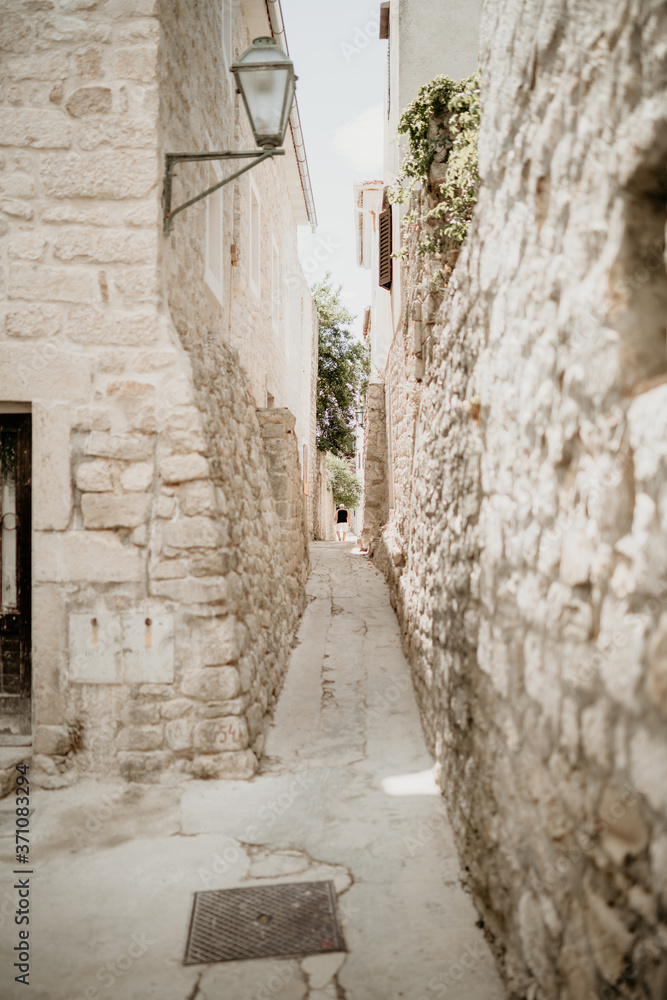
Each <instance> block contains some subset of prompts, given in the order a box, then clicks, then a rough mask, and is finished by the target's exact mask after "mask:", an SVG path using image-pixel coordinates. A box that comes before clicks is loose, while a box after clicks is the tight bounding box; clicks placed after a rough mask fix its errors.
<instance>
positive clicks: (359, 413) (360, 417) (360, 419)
mask: <svg viewBox="0 0 667 1000" xmlns="http://www.w3.org/2000/svg"><path fill="white" fill-rule="evenodd" d="M354 413H355V416H356V418H357V426H358V427H363V426H364V417H365V415H366V407H365V406H360V407H359V409H358V410H355V411H354Z"/></svg>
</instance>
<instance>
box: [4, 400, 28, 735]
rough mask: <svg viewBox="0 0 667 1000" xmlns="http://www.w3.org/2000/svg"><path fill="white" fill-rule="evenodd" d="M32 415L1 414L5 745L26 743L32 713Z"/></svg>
mask: <svg viewBox="0 0 667 1000" xmlns="http://www.w3.org/2000/svg"><path fill="white" fill-rule="evenodd" d="M30 486H31V418H30V414H27V413H12V414H8V413H0V745H5V746H7V745H12V744H17V743H24V742H26V737H27V736H29V735H30V732H31V711H30V605H31V601H30V596H31V595H30V579H31V575H30V535H31V530H30V529H31V516H30V500H31V489H30Z"/></svg>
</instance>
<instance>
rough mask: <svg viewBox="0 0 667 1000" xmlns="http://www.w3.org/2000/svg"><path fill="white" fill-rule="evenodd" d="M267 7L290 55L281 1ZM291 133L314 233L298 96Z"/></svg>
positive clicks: (277, 36)
mask: <svg viewBox="0 0 667 1000" xmlns="http://www.w3.org/2000/svg"><path fill="white" fill-rule="evenodd" d="M264 3H265V6H266V13H267V16H268V18H269V26H270V28H271V34H272V36H273V37H274V38H275V39H276V41H277V42H278V43H279V44H280V45H281V46H282V48H283V49H284V51H285V52H286V53H287V54H288V55H289V47H288V45H287V36H286V34H285V23H284V21H283V11H282V7H281V6H280V0H264ZM289 124H290V132H291V135H292V143H293V145H294V153H295V155H296V161H297V165H298V167H299V177H300V179H301V189H302V191H303V200H304V201H305V203H306V213H307V215H308V221H309V222H310V228H311V229H312V231H313V232H315V230H316V229H317V213H316V211H315V199H314V198H313V189H312V186H311V183H310V171H309V170H308V158H307V156H306V146H305V143H304V141H303V132H302V130H301V117H300V115H299V105H298V103H297V99H296V94H295V95H294V101H293V103H292V110H291V112H290V117H289Z"/></svg>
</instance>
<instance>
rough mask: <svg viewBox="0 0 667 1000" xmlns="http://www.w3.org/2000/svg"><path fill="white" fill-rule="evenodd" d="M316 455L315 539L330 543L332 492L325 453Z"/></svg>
mask: <svg viewBox="0 0 667 1000" xmlns="http://www.w3.org/2000/svg"><path fill="white" fill-rule="evenodd" d="M316 455H317V484H316V491H317V519H316V522H315V538H316V540H317V541H320V542H330V541H332V540H333V538H334V527H333V524H334V512H335V509H336V508H335V506H334V502H333V490H332V488H331V481H330V479H329V475H328V473H327V456H326V452H324V451H318V452H316Z"/></svg>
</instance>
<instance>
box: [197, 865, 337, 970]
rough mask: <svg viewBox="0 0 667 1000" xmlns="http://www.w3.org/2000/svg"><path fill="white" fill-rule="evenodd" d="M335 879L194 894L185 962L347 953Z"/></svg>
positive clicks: (231, 960) (215, 890)
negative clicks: (330, 952)
mask: <svg viewBox="0 0 667 1000" xmlns="http://www.w3.org/2000/svg"><path fill="white" fill-rule="evenodd" d="M344 950H345V943H344V941H343V936H342V934H341V932H340V929H339V926H338V917H337V914H336V890H335V888H334V884H333V882H330V881H329V882H283V883H282V884H281V885H260V886H252V887H249V888H247V889H214V890H209V891H206V892H197V893H195V899H194V904H193V907H192V917H191V920H190V933H189V935H188V944H187V947H186V949H185V959H184V963H183V964H184V965H197V964H199V963H202V962H233V961H237V960H238V959H243V958H265V957H267V956H269V955H272V956H282V957H289V956H292V955H312V954H316V953H318V952H327V951H344Z"/></svg>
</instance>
